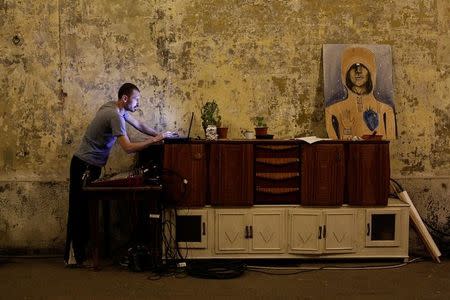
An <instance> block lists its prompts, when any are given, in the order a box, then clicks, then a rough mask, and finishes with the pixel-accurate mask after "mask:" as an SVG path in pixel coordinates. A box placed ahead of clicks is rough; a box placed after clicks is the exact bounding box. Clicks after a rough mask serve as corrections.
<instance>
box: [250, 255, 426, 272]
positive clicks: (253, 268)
mask: <svg viewBox="0 0 450 300" xmlns="http://www.w3.org/2000/svg"><path fill="white" fill-rule="evenodd" d="M420 261H423V258H421V257H417V258H414V259H412V260H410V261H408V262H405V263H401V264H395V265H378V266H357V267H343V266H323V267H319V268H317V267H261V266H252V265H247V266H246V267H247V270H249V271H253V272H262V271H261V270H274V271H289V270H293V271H298V272H290V273H269V272H267V271H265V272H264V273H265V274H269V275H294V274H299V273H304V272H310V271H320V270H385V269H394V268H400V267H404V266H406V265H408V264H411V263H416V262H420Z"/></svg>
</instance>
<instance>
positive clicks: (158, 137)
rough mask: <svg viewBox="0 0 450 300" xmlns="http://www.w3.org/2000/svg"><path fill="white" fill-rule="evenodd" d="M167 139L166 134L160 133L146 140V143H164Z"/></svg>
mask: <svg viewBox="0 0 450 300" xmlns="http://www.w3.org/2000/svg"><path fill="white" fill-rule="evenodd" d="M164 138H165V136H164V133H159V134H157V135H155V136H151V137H149V138H147V139H146V141H148V142H149V144H153V143H157V142H159V141H162V140H163V139H164Z"/></svg>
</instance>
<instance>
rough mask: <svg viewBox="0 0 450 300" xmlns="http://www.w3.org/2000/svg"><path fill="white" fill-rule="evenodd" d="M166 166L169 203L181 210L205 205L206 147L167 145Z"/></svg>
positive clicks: (165, 182)
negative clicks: (181, 208)
mask: <svg viewBox="0 0 450 300" xmlns="http://www.w3.org/2000/svg"><path fill="white" fill-rule="evenodd" d="M163 166H164V171H163V179H164V187H165V188H164V197H165V200H166V201H169V202H172V203H175V204H176V205H177V206H178V207H187V206H190V207H202V206H204V205H205V204H206V173H207V167H206V156H205V145H203V144H166V145H164V163H163ZM184 179H186V181H184Z"/></svg>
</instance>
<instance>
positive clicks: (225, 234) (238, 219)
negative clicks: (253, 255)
mask: <svg viewBox="0 0 450 300" xmlns="http://www.w3.org/2000/svg"><path fill="white" fill-rule="evenodd" d="M215 216H216V217H215V223H216V228H215V229H216V230H215V233H216V236H215V242H216V243H215V245H216V252H217V253H246V252H248V241H249V232H250V229H249V226H248V217H247V211H245V210H233V209H216V214H215Z"/></svg>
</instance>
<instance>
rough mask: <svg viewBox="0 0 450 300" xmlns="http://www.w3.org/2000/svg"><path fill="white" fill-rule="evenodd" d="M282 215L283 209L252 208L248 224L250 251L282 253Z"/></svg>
mask: <svg viewBox="0 0 450 300" xmlns="http://www.w3.org/2000/svg"><path fill="white" fill-rule="evenodd" d="M284 215H285V214H284V210H277V209H256V210H253V212H252V213H251V215H250V217H251V222H250V225H249V226H250V241H251V242H250V251H251V252H264V253H282V252H284V251H285V248H286V247H285V244H286V236H285V229H284V227H285V226H284V224H285V216H284Z"/></svg>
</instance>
